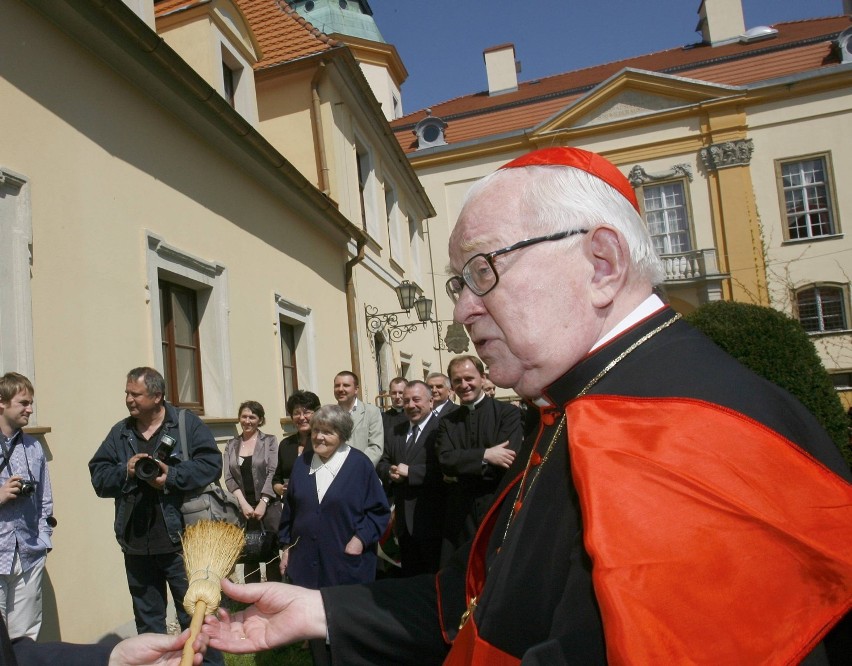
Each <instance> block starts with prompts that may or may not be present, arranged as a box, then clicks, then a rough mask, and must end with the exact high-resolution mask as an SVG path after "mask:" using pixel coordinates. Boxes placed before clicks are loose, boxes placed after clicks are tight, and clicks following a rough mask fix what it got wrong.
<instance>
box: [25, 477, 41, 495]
mask: <svg viewBox="0 0 852 666" xmlns="http://www.w3.org/2000/svg"><path fill="white" fill-rule="evenodd" d="M37 487H38V484H37V483H36V482H35V481H30V480H27V479H21V495H22V496H23V497H29V496H30V495H32V494H33V493H34V492H35V491H36V488H37Z"/></svg>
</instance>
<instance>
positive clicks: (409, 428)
mask: <svg viewBox="0 0 852 666" xmlns="http://www.w3.org/2000/svg"><path fill="white" fill-rule="evenodd" d="M433 413H434V412H432V411H431V410H430V411H429V413H428V414H427V415H426V418H425V419H423V420H422V421H421V422H420V423H418V424H417V425H416V426H415V425H414V424H413V423H412V422H411V421H409V422H408V431H409V432H411V430H412V429H414V428H419V429H420V430H419V432H423V428H425V427H426V424H427V423H429V419H431V418H432V414H433Z"/></svg>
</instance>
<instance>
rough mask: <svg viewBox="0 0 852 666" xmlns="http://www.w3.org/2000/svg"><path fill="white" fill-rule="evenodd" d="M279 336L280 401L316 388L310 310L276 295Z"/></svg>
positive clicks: (314, 354)
mask: <svg viewBox="0 0 852 666" xmlns="http://www.w3.org/2000/svg"><path fill="white" fill-rule="evenodd" d="M275 305H276V309H277V311H278V335H279V336H280V338H281V340H280V343H281V375H280V376H281V390H282V393H283V394H284V399H283V400H282V402H286V401H287V398H289V397H290V396H291V395H293V391H295V390H297V389H298V388H299V387H315V386H318V383H317V377H316V372H315V368H316V360H315V357H316V353H315V351H316V350H315V349H314V338H315V336H314V330H313V319H312V318H311V309H310V308H308V307H305V306H303V305H297V304H296V303H293V302H291V301H288V300H287V299H285V298H283V297H282V296H280V295H278V294H276V295H275Z"/></svg>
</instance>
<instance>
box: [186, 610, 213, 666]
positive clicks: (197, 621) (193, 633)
mask: <svg viewBox="0 0 852 666" xmlns="http://www.w3.org/2000/svg"><path fill="white" fill-rule="evenodd" d="M205 615H207V604H206V603H204V602H203V601H196V602H195V612H194V613H193V614H192V622H191V623H190V625H189V638H187V639H186V643H185V644H184V646H183V657H181V660H180V666H192V658H193V657H194V656H195V652H194V651H193V649H192V644H193V643H194V642H195V639H196V638H198V632H199V631H201V625H202V624H204V616H205Z"/></svg>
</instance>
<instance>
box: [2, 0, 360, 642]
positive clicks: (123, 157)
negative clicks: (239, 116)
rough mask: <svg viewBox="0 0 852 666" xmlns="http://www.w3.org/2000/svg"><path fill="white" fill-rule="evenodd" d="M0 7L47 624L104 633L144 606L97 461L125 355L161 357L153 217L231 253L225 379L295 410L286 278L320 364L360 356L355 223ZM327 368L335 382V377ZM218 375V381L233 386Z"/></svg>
mask: <svg viewBox="0 0 852 666" xmlns="http://www.w3.org/2000/svg"><path fill="white" fill-rule="evenodd" d="M3 17H4V19H3V21H2V22H0V61H2V62H3V63H4V64H3V70H4V71H3V74H4V76H3V77H2V78H0V98H2V99H3V104H2V105H0V121H1V122H2V124H3V126H4V127H6V128H14V131H8V132H5V133H4V138H3V141H2V143H0V164H2V165H3V166H4V167H6V168H8V169H11V170H13V171H16V172H18V173H20V174H23V175H24V176H26V177H27V178H28V179H29V183H30V188H31V193H32V225H33V230H34V231H33V263H32V281H31V287H32V302H33V328H34V349H35V382H36V400H37V409H38V411H37V414H38V425H40V426H47V427H50V428H51V432H50V433H48V434H47V435H46V436H45V444H46V447H47V449H48V452H49V455H50V456H51V462H50V473H51V475H52V478H53V490H54V498H55V502H56V510H55V513H56V516H57V519H58V521H59V526H58V528H57V530H56V532H55V535H54V536H55V539H54V545H55V549H54V551H53V552H52V553H51V554H50V556H49V558H48V565H47V583H46V598H45V626H44V629H43V632H42V637H43V638H45V639H52V638H58V637H61V638H63V639H65V640H71V641H89V640H95V639H97V638H99V637H100V636H102V635H104V634H105V633H107V632H110V631H113V630H114V629H116V628H118V627H121V626H122V625H125V624H126V623H127V622H128V621H130V620H131V619H132V613H131V606H130V598H129V594H128V592H127V587H126V582H125V577H124V567H123V563H122V557H121V553H120V551H119V548H118V546H117V544H116V543H115V540H114V536H113V531H112V522H113V507H112V501H110V500H104V499H98V498H97V497H96V496H95V494H94V491H93V490H92V487H91V484H90V481H89V474H88V470H87V462H88V460H89V458H90V457H91V455H92V454H93V452H94V451H95V449H96V447H97V446H98V445H99V444H100V443H101V441H102V440H103V438H104V436H105V435H106V433H107V431H108V429H109V428H110V426H111V425H112V424H113V423H115V422H116V421H118V420H119V419H120V418H122V417H123V416H125V415H126V411H125V407H124V404H123V390H124V376H125V373H126V372H127V370H129V369H130V368H131V367H135V366H138V365H142V364H150V363H152V362H153V359H154V350H153V344H152V339H153V337H152V335H153V334H152V313H151V312H150V304H149V302H148V297H149V292H148V287H149V286H150V285H148V284H147V279H148V277H147V262H146V247H147V245H146V230H149V231H151V232H153V233H154V234H157V235H158V236H160V237H162V238H163V240H164V241H165V242H166V243H168V244H169V245H170V246H172V247H175V248H178V249H179V250H181V251H182V252H186V253H188V254H190V255H192V256H195V257H198V258H200V259H203V260H205V261H207V262H212V263H218V264H221V265H223V266H224V267H225V268H226V270H227V275H228V285H229V286H228V295H227V310H228V311H227V322H228V334H229V338H230V349H228V350H223V353H225V354H229V355H230V368H231V373H232V375H231V377H228V378H226V381H228V382H229V383H230V391H231V393H232V395H233V402H234V404H233V405H232V406H231V407H230V408H229V409H226V410H224V413H216V414H208V416H214V417H235V416H236V414H235V412H236V407H237V404H238V403H239V401H241V400H243V399H246V398H253V399H258V400H260V401H261V402H262V403H263V404H264V405H265V406H266V409H267V418H268V422H269V426H268V430H269V431H270V432H275V433H276V434H280V431H279V429H278V428H277V422H278V420H279V419H280V418H281V417H283V416H284V407H283V404H282V402H283V395H282V392H281V381H280V378H279V374H280V351H279V347H278V344H279V343H278V339H277V334H276V330H275V325H276V310H275V302H274V295H275V294H276V293H277V294H280V295H281V296H283V297H285V298H287V299H289V300H291V301H293V302H295V303H298V304H303V305H305V306H307V307H310V308H312V312H311V317H312V318H313V321H314V330H315V332H316V338H317V339H316V340H315V345H316V348H317V351H318V353H317V355H316V359H315V362H316V370H315V372H316V376H317V377H319V378H322V379H323V381H322V382H318V383H322V386H316V387H308V388H313V389H314V390H316V391H317V393H318V394H319V395H320V397H321V398H322V399H323V400H324V401H330V400H331V398H332V396H331V390H330V388H331V386H330V384H331V377H332V376H333V374H334V373H335V372H337V370H339V369H340V368H341V367H347V366H348V365H349V358H350V355H349V340H348V334H347V322H346V302H345V294H344V284H343V279H344V276H343V270H342V265H343V262H344V261H345V259H346V253H345V246H344V239H342V238H341V237H339V236H337V234H333V235H329V233H328V232H327V231H324V230H323V229H324V225H320V224H317V223H316V222H314V221H308V220H306V219H305V218H303V217H301V216H299V215H297V214H296V213H294V212H293V209H292V208H291V207H290V205H289V201H295V200H296V198H297V196H298V195H296V194H295V193H294V194H293V198H292V199H285V198H284V197H281V196H280V195H277V194H273V193H272V192H271V191H270V190H268V189H266V188H265V187H264V186H262V185H261V184H259V182H258V181H256V180H254V179H252V178H251V177H250V176H249V175H247V174H246V172H245V170H244V169H241V168H238V167H237V166H235V165H234V164H233V163H231V162H229V161H227V160H226V159H224V157H223V156H222V155H221V154H220V153H219V152H217V150H216V149H215V148H214V147H211V146H210V145H208V144H207V143H205V142H203V141H201V140H200V139H199V138H198V137H197V136H196V135H195V134H194V133H193V132H192V130H191V128H190V127H189V126H187V125H185V124H183V123H182V122H179V121H178V120H176V118H175V117H173V116H171V115H169V114H167V113H165V112H164V111H163V109H162V108H161V107H159V106H158V105H156V104H155V103H153V102H152V101H151V100H150V99H149V98H148V97H146V96H144V95H141V94H139V93H138V92H136V91H135V90H134V89H132V88H131V87H129V86H128V84H127V83H126V81H125V80H124V79H123V78H121V77H119V76H118V75H116V74H115V73H114V72H113V71H112V70H110V69H108V68H107V67H106V65H104V64H103V63H102V61H100V60H98V59H96V58H94V57H93V56H91V55H90V54H89V53H88V52H86V51H83V50H82V49H80V48H78V47H76V46H74V45H73V44H72V43H71V42H70V41H69V40H67V39H66V38H65V37H64V36H62V35H61V34H60V33H58V32H57V31H55V29H54V28H52V27H51V26H50V24H48V23H47V22H45V21H44V20H43V19H41V18H40V17H39V16H37V15H36V14H34V13H33V12H31V11H30V10H28V9H25V8H23V7H22V6H21V5H19V4H18V3H9V2H3ZM326 380H327V382H326ZM223 390H224V389H223Z"/></svg>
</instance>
